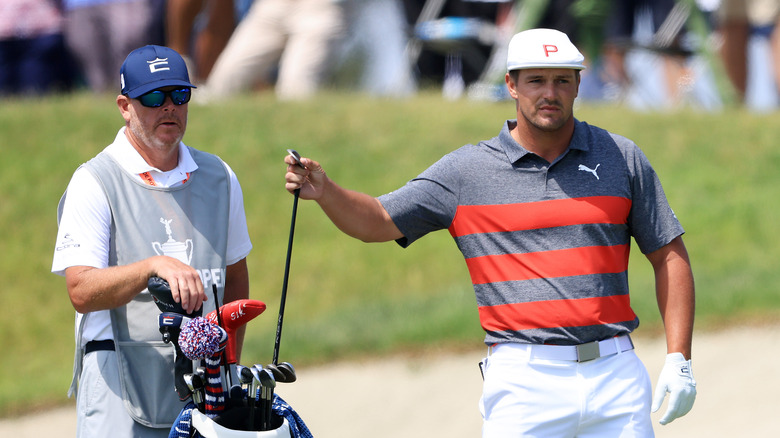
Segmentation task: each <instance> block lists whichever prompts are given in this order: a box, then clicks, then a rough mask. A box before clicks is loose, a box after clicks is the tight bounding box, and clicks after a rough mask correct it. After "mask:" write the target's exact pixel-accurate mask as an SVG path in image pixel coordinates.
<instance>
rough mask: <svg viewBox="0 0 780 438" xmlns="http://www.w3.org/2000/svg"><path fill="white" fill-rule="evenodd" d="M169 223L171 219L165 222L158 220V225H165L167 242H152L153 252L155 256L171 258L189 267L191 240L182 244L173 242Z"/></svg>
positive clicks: (161, 219)
mask: <svg viewBox="0 0 780 438" xmlns="http://www.w3.org/2000/svg"><path fill="white" fill-rule="evenodd" d="M171 221H173V219H168V220H165V219H163V218H160V223H162V224H163V225H165V233H166V234H168V241H167V242H165V243H160V242H152V248H154V252H156V253H157V255H166V256H168V257H173V258H175V259H177V260H179V261H180V262H182V263H186V264H188V265H189V264H190V261H191V260H192V239H187V240H185V241H184V242H177V241H175V240H173V231H171Z"/></svg>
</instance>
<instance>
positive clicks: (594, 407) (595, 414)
mask: <svg viewBox="0 0 780 438" xmlns="http://www.w3.org/2000/svg"><path fill="white" fill-rule="evenodd" d="M531 348H532V346H528V345H520V344H509V345H499V346H496V347H494V348H493V352H492V354H491V355H490V356H489V357H488V358H486V359H485V361H486V364H485V366H484V367H483V369H484V378H485V381H484V385H483V390H482V399H481V400H480V410H481V412H482V418H483V419H484V423H483V426H482V436H483V438H510V437H544V438H574V437H578V438H587V437H592V438H610V437H621V438H622V437H642V438H645V437H653V436H654V434H653V426H652V422H651V418H650V404H651V402H652V389H651V384H650V378H649V376H648V374H647V369H646V368H645V366H644V364H642V362H641V361H640V360H639V358H638V357H637V355H636V354H635V353H634V351H633V350H630V351H626V352H623V353H619V354H614V355H612V356H607V357H602V358H599V359H595V360H591V361H587V362H581V363H578V362H576V361H564V360H546V359H537V358H532V357H531V352H530V349H531Z"/></svg>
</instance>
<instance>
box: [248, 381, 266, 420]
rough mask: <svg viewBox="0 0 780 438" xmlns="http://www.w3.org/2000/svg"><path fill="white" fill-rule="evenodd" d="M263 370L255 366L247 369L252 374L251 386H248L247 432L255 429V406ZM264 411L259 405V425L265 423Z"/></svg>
mask: <svg viewBox="0 0 780 438" xmlns="http://www.w3.org/2000/svg"><path fill="white" fill-rule="evenodd" d="M262 369H263V367H262V366H261V365H255V366H253V367H249V372H250V373H251V374H252V384H251V385H250V389H251V394H250V397H249V430H254V429H255V406H256V404H257V401H258V398H260V394H259V393H258V392H259V391H261V386H260V382H261V377H260V371H261V370H262ZM264 417H265V409H264V407H263V406H262V405H260V425H261V426H262V424H263V423H264V422H265V418H264Z"/></svg>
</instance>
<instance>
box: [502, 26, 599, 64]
mask: <svg viewBox="0 0 780 438" xmlns="http://www.w3.org/2000/svg"><path fill="white" fill-rule="evenodd" d="M583 61H585V57H584V56H583V55H582V53H580V51H579V50H577V48H576V47H575V46H574V44H572V42H571V41H570V40H569V37H568V36H567V35H566V34H565V33H563V32H560V31H557V30H554V29H531V30H525V31H523V32H520V33H518V34H516V35H515V36H513V37H512V40H511V41H509V50H507V57H506V69H507V71H512V70H518V69H525V68H572V69H576V70H583V69H585V65H584V64H583Z"/></svg>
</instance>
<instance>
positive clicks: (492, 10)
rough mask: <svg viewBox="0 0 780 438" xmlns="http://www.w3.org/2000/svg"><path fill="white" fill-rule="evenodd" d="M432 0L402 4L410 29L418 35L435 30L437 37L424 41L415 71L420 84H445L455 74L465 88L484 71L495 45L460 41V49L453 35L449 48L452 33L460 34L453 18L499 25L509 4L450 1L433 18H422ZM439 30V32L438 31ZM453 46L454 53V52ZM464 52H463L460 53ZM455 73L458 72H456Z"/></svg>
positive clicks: (504, 1) (505, 1) (504, 0)
mask: <svg viewBox="0 0 780 438" xmlns="http://www.w3.org/2000/svg"><path fill="white" fill-rule="evenodd" d="M429 1H431V0H403V5H404V11H405V13H406V19H407V22H408V23H409V26H410V27H411V28H412V29H414V31H415V33H416V34H418V36H419V33H420V30H421V29H432V30H434V32H433V33H436V34H439V33H441V35H437V36H436V38H433V39H427V38H421V39H425V40H426V41H425V42H424V43H423V45H422V50H421V51H420V53H419V56H418V57H417V58H416V59H414V58H413V59H412V61H415V64H414V68H415V69H416V71H417V75H418V79H419V81H420V82H421V83H422V84H423V85H425V84H430V83H434V84H444V82H445V81H452V80H453V78H454V77H453V76H452V75H453V74H457V75H458V76H459V78H458V77H455V78H454V79H456V80H459V81H462V83H463V85H468V84H471V83H473V82H475V81H476V80H478V79H479V77H480V75H481V74H482V71H483V69H484V68H485V63H486V62H487V60H488V57H489V56H490V54H491V52H492V50H493V45H492V43H493V41H486V40H482V41H481V40H477V39H470V40H469V41H465V40H464V41H460V42H461V43H463V44H461V46H460V47H459V48H458V47H457V43H458V41H456V39H458V38H460V35H451V37H452V38H451V41H450V43H451V44H447V41H446V40H447V38H449V37H450V36H448V35H447V33H448V32H449V31H453V34H457V33H458V30H459V27H458V26H457V25H454V24H453V20H451V19H452V18H453V17H458V18H470V19H476V20H479V21H480V22H483V23H486V24H498V22H499V21H500V20H501V19H502V18H505V17H504V15H505V14H502V12H504V13H505V11H507V10H508V8H507V7H506V6H507V5H509V4H510V1H509V0H449V1H444V2H443V4H442V5H441V10H440V11H439V13H438V14H435V15H434V16H432V17H423V19H424V21H423V22H419V21H420V17H421V15H422V14H423V13H425V12H427V11H426V9H425V8H426V7H429V6H430V5H429V4H428V2H429ZM437 28H438V29H437ZM448 46H452V47H455V49H452V48H451V47H448ZM460 49H462V50H460ZM453 70H455V71H453Z"/></svg>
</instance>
